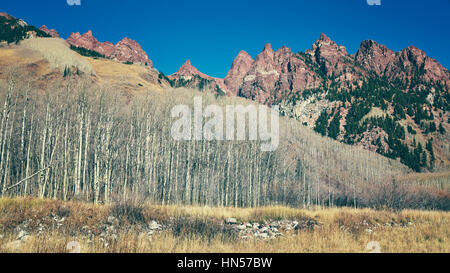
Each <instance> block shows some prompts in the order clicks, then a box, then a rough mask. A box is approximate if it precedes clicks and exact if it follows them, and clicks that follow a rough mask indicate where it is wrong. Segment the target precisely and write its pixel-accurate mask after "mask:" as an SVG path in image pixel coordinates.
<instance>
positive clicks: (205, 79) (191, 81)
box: [169, 60, 228, 95]
mask: <svg viewBox="0 0 450 273" xmlns="http://www.w3.org/2000/svg"><path fill="white" fill-rule="evenodd" d="M169 79H171V80H172V86H173V87H188V88H197V89H200V90H212V91H214V92H218V93H220V94H223V95H224V94H227V93H228V92H227V90H228V89H227V87H226V85H225V83H224V80H223V79H219V78H214V77H211V76H208V75H206V74H204V73H202V72H200V71H199V70H198V69H197V68H195V67H194V66H193V65H192V64H191V61H190V60H187V61H186V62H185V63H184V64H183V65H182V66H181V67H180V69H178V71H177V72H175V73H174V74H172V75H170V76H169Z"/></svg>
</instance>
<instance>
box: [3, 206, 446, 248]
mask: <svg viewBox="0 0 450 273" xmlns="http://www.w3.org/2000/svg"><path fill="white" fill-rule="evenodd" d="M112 216H114V217H112ZM229 217H234V218H236V220H237V222H238V223H243V224H246V223H269V222H271V221H275V220H295V221H298V222H300V223H302V222H314V223H315V224H314V227H313V228H305V229H298V230H286V231H284V230H283V236H280V237H277V238H274V239H265V240H264V239H255V238H251V239H247V240H242V239H240V238H238V237H236V236H235V235H234V234H233V233H232V232H229V231H230V229H227V228H226V227H227V224H225V223H224V220H225V219H227V218H229ZM110 218H116V219H114V221H115V223H111V224H110V225H108V224H106V223H108V222H109V221H110ZM151 221H157V222H158V223H160V224H162V225H163V226H164V225H166V226H170V225H171V227H170V228H167V229H162V230H161V231H159V232H157V233H154V234H153V235H151V236H149V235H148V234H147V231H146V229H145V227H146V226H148V224H149V223H150V222H151ZM170 222H175V224H169V223H170ZM86 229H89V230H90V231H89V232H88V233H86ZM23 230H26V232H24V231H23ZM102 230H113V231H114V232H111V233H108V232H106V233H107V235H104V234H105V232H101V231H102ZM18 233H22V234H19V235H18ZM25 233H26V234H27V235H26V236H23V238H20V239H19V238H18V237H20V236H21V235H23V234H25ZM100 233H101V234H100ZM108 234H109V235H108ZM449 237H450V213H449V212H440V211H411V210H406V211H401V212H393V211H375V210H370V209H352V208H331V209H320V208H315V209H308V210H306V209H294V208H287V207H264V208H254V209H250V208H249V209H246V208H211V207H182V206H160V205H150V204H144V203H136V202H134V203H130V202H128V203H120V204H115V205H97V206H96V205H92V204H86V203H81V202H67V203H64V202H61V201H53V200H38V199H30V198H27V199H1V200H0V252H39V253H48V252H50V253H54V252H58V253H59V252H68V250H67V244H68V243H69V242H71V241H76V242H79V244H80V247H81V252H83V253H84V252H88V253H92V252H94V253H99V252H100V253H103V252H114V253H117V252H120V253H122V252H132V253H135V252H147V253H148V252H150V253H173V252H176V253H179V252H188V253H191V252H195V253H205V252H232V253H235V252H237V253H246V252H274V253H275V252H279V253H280V252H281V253H285V252H294V253H299V252H302V253H303V252H315V253H316V252H358V253H360V252H369V250H368V249H367V248H366V247H367V244H368V243H369V242H371V241H376V242H377V243H378V244H379V246H380V251H381V252H444V253H449V252H450V241H449Z"/></svg>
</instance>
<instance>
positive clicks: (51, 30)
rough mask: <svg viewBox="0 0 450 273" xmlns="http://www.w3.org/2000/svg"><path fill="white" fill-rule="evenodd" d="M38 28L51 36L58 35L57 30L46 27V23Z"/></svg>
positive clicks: (55, 36)
mask: <svg viewBox="0 0 450 273" xmlns="http://www.w3.org/2000/svg"><path fill="white" fill-rule="evenodd" d="M39 29H40V30H42V31H43V32H45V33H47V34H48V35H50V36H51V37H53V38H59V37H60V36H59V33H58V31H56V30H55V29H48V28H47V26H46V25H43V26H42V27H40V28H39Z"/></svg>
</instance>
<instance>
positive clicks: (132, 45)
mask: <svg viewBox="0 0 450 273" xmlns="http://www.w3.org/2000/svg"><path fill="white" fill-rule="evenodd" d="M66 41H67V42H68V43H69V44H71V45H73V46H76V47H82V48H85V49H88V50H91V51H95V52H98V53H100V54H102V55H103V56H105V57H106V58H110V59H114V60H117V61H119V62H131V63H139V64H145V65H147V66H150V67H152V66H153V63H152V61H151V60H150V59H149V58H148V55H147V53H145V51H144V50H143V49H142V47H141V46H140V45H139V43H138V42H136V41H135V40H132V39H130V38H128V37H125V38H123V39H122V40H121V41H119V42H118V43H117V44H116V45H114V44H112V43H111V42H103V43H100V42H99V41H98V40H97V39H96V38H95V37H94V35H93V33H92V31H91V30H89V31H88V32H86V33H85V34H83V35H80V33H79V32H76V33H72V34H71V35H70V37H69V38H67V40H66Z"/></svg>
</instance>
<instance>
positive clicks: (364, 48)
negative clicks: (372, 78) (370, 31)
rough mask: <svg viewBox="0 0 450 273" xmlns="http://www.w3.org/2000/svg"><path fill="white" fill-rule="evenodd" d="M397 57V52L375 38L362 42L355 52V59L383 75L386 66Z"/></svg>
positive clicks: (363, 65) (366, 67)
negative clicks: (374, 39)
mask: <svg viewBox="0 0 450 273" xmlns="http://www.w3.org/2000/svg"><path fill="white" fill-rule="evenodd" d="M394 59H395V52H394V51H392V50H390V49H389V48H387V47H386V46H384V45H380V44H378V43H377V42H375V41H373V40H365V41H363V42H361V45H360V47H359V49H358V51H357V52H356V54H355V61H356V62H357V63H358V64H360V65H361V66H362V67H364V68H365V69H367V70H372V71H374V72H375V73H376V74H377V75H382V74H383V73H384V71H385V69H386V67H387V66H388V65H389V64H390V63H391V62H393V61H394Z"/></svg>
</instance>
